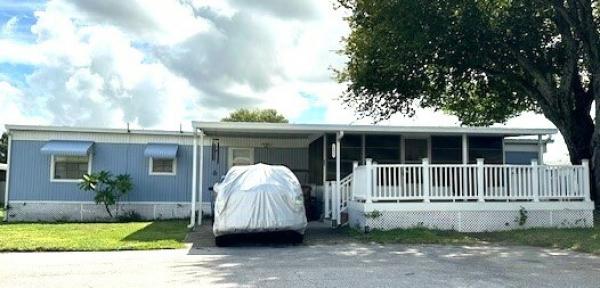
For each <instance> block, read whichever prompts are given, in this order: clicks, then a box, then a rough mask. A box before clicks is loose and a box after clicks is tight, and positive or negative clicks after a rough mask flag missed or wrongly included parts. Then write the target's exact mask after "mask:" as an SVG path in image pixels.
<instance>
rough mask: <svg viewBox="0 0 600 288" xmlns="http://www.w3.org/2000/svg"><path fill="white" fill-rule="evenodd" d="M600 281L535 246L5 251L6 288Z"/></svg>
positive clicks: (578, 262)
mask: <svg viewBox="0 0 600 288" xmlns="http://www.w3.org/2000/svg"><path fill="white" fill-rule="evenodd" d="M174 286H178V287H352V288H357V287H369V288H373V287H600V258H598V257H596V256H591V255H588V254H580V253H573V252H566V251H559V250H546V249H539V248H527V247H448V246H400V245H387V246H379V245H364V244H347V245H329V246H327V245H324V246H296V247H236V248H203V249H180V250H162V251H125V252H67V253H60V252H56V253H54V252H51V253H0V287H45V288H46V287H174Z"/></svg>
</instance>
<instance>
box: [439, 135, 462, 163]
mask: <svg viewBox="0 0 600 288" xmlns="http://www.w3.org/2000/svg"><path fill="white" fill-rule="evenodd" d="M431 163H433V164H461V163H462V136H432V137H431Z"/></svg>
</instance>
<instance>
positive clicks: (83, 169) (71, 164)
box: [54, 156, 89, 180]
mask: <svg viewBox="0 0 600 288" xmlns="http://www.w3.org/2000/svg"><path fill="white" fill-rule="evenodd" d="M88 164H89V157H88V156H55V157H54V179H61V180H77V179H81V177H82V176H83V175H84V174H86V173H88V167H89V165H88Z"/></svg>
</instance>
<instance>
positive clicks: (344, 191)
mask: <svg viewBox="0 0 600 288" xmlns="http://www.w3.org/2000/svg"><path fill="white" fill-rule="evenodd" d="M337 183H339V185H338V184H337ZM325 187H326V189H325V194H324V195H325V201H324V203H325V206H324V211H325V215H326V217H328V218H330V219H331V220H332V221H333V222H334V223H335V224H337V225H342V224H345V223H346V222H347V223H348V224H349V225H350V226H352V227H355V228H358V229H360V230H369V229H384V230H385V229H393V228H411V227H416V226H424V227H428V228H435V229H446V230H450V229H451V230H458V231H465V232H477V231H494V230H507V229H516V228H529V227H591V226H592V225H593V208H594V206H593V202H591V200H590V190H589V187H590V186H589V162H588V161H587V160H585V161H583V163H582V165H561V166H558V165H538V163H537V161H536V160H533V161H532V162H531V165H507V164H491V165H488V164H485V163H484V160H483V159H481V158H480V159H477V162H476V164H430V163H429V160H428V159H423V160H422V163H421V164H378V163H373V161H372V160H371V159H366V161H365V165H360V166H359V165H358V162H354V164H353V172H352V173H351V174H349V175H347V176H346V177H344V178H342V179H340V181H339V182H337V181H328V182H326V185H325Z"/></svg>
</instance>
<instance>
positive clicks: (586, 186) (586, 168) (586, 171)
mask: <svg viewBox="0 0 600 288" xmlns="http://www.w3.org/2000/svg"><path fill="white" fill-rule="evenodd" d="M581 166H583V194H584V197H585V201H588V202H589V201H592V199H591V195H590V160H588V159H583V160H581Z"/></svg>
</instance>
